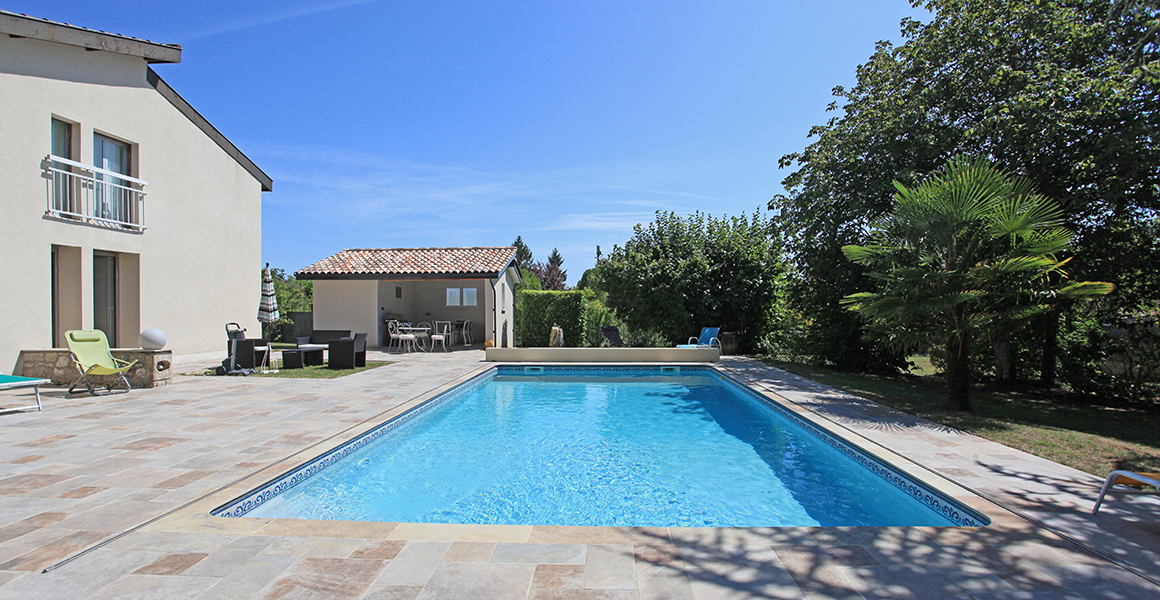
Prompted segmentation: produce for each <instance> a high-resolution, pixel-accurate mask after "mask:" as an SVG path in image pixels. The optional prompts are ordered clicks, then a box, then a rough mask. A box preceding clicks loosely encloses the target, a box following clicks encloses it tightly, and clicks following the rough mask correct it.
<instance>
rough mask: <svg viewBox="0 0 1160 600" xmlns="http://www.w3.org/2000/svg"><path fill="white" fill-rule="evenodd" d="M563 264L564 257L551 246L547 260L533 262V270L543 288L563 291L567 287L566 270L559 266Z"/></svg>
mask: <svg viewBox="0 0 1160 600" xmlns="http://www.w3.org/2000/svg"><path fill="white" fill-rule="evenodd" d="M563 266H564V257H563V256H562V255H561V254H560V251H559V250H557V249H555V248H552V253H551V254H549V255H548V262H547V263H546V264H545V263H535V267H533V270H534V271H536V274H537V275H539V276H540V282H541V283H542V284H543V285H544V289H545V290H557V291H563V290H565V289H568V286H567V282H568V271H565V270H564V269H562V268H561V267H563Z"/></svg>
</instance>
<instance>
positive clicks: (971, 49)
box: [770, 0, 1160, 369]
mask: <svg viewBox="0 0 1160 600" xmlns="http://www.w3.org/2000/svg"><path fill="white" fill-rule="evenodd" d="M914 4H915V5H916V6H920V7H923V8H926V9H928V10H929V11H930V12H931V17H930V19H929V21H927V22H925V23H924V22H919V21H917V20H912V19H907V20H904V21H903V23H902V33H903V37H904V39H905V43H904V44H903V45H902V46H898V47H894V46H893V45H892V44H890V43H888V42H880V43H879V44H878V46H877V49H876V51H875V53H874V54H873V55H872V56H871V57H870V59H869V61H868V62H866V63H865V64H863V65H861V66H859V67H858V73H857V75H858V77H857V84H856V85H855V86H854V87H853V88H850V89H845V88H842V87H838V88H835V89H834V95H835V96H836V97H837V98H838V100H837V101H836V102H834V103H832V104H831V105H830V107H829V110H831V111H834V112H835V113H837V114H836V116H834V117H833V118H831V119H830V120H829V121H828V122H826V123H825V124H823V125H819V126H816V127H814V128H812V129H811V131H810V136H811V137H812V138H815V141H814V142H812V143H811V144H810V145H809V146H808V147H806V148H805V150H804V151H802V152H799V153H793V154H788V155H786V156H784V157H782V159H781V161H780V165H781V166H782V167H794V168H796V170H794V171H793V172H792V173H791V174H790V175H789V176H788V177H787V178H786V179H785V181H784V182H783V185H784V187H785V189H786V190H787V193H786V194H784V195H779V196H777V197H775V198H774V199H773V200H771V201H770V208H771V209H773V210H775V211H776V213H777V217H776V218H777V225H778V228H779V230H780V232H781V234H782V236H783V238H784V239H785V241H786V243H787V245H789V246H790V247H792V248H793V252H792V254H791V256H792V267H793V273H794V277H793V280H794V283H793V284H792V285H791V286H790V288H789V293H790V299H791V304H792V307H793V309H794V310H795V312H797V313H798V314H800V315H802V316H803V321H804V322H805V323H806V327H807V332H806V336H805V342H806V344H805V346H806V347H807V349H808V351H809V352H810V353H813V354H815V355H817V356H825V357H828V358H829V360H831V361H833V362H834V363H835V364H837V365H839V366H848V367H855V368H860V369H875V368H882V367H889V366H891V365H896V364H898V363H897V360H898V359H899V356H898V355H897V354H894V353H891V352H889V350H888V349H884V348H880V347H876V346H869V347H868V346H867V343H866V342H865V341H864V340H862V339H860V338H861V336H860V325H859V323H858V322H857V321H855V320H853V319H851V317H852V316H853V315H850V314H848V313H847V314H843V311H841V310H840V308H839V306H838V300H839V299H840V298H841V297H843V296H846V295H848V294H850V293H853V292H855V291H857V290H856V287H857V286H858V285H859V284H860V282H861V281H862V278H861V276H860V275H861V273H862V272H863V271H864V268H863V267H861V266H860V265H857V264H855V263H852V262H848V261H842V260H840V256H841V253H840V248H841V247H842V246H844V245H850V244H862V243H864V242H865V241H866V240H867V236H868V234H867V232H868V229H867V227H868V225H869V224H870V223H871V222H872V221H874V220H875V219H877V218H880V217H882V216H883V215H885V214H887V213H888V212H889V211H890V209H891V206H892V203H891V199H892V196H893V193H894V188H893V182H894V181H895V180H898V181H901V182H902V183H903V184H905V185H911V184H913V183H914V182H915V181H916V180H917V178H918V177H919V176H920V175H921V174H924V173H929V172H931V171H933V170H935V169H936V168H938V167H940V166H941V165H943V164H944V163H945V162H946V161H947V160H949V159H950V158H951V157H952V156H954V155H957V154H960V153H967V154H970V155H972V156H987V157H990V158H992V159H993V160H994V162H995V164H996V165H997V166H998V167H999V168H1000V169H1002V170H1004V171H1006V172H1009V173H1015V174H1018V175H1022V176H1024V177H1026V178H1028V179H1029V180H1030V181H1031V182H1032V183H1033V185H1034V186H1035V188H1036V189H1037V190H1038V191H1039V192H1040V193H1043V194H1044V195H1046V196H1048V197H1050V198H1053V199H1055V200H1057V201H1058V202H1059V203H1060V204H1061V206H1062V209H1063V215H1064V219H1065V224H1066V225H1067V226H1068V227H1069V228H1070V229H1071V230H1073V231H1075V232H1076V234H1077V237H1078V240H1077V243H1076V246H1075V247H1076V259H1075V261H1074V262H1073V264H1072V265H1071V271H1072V272H1073V274H1074V275H1076V276H1077V277H1081V278H1083V277H1091V276H1094V275H1093V274H1095V273H1098V274H1099V277H1100V278H1109V279H1111V280H1112V281H1118V279H1119V278H1120V277H1121V276H1122V275H1123V274H1124V273H1125V271H1126V269H1125V268H1124V267H1123V265H1122V264H1120V263H1114V264H1112V263H1110V262H1109V261H1108V260H1106V259H1105V257H1108V256H1111V255H1114V254H1116V253H1118V252H1119V251H1117V250H1114V249H1112V248H1111V245H1112V244H1114V243H1115V242H1116V236H1115V235H1113V232H1114V231H1116V230H1117V229H1119V228H1123V227H1133V226H1138V225H1139V223H1141V222H1142V221H1147V220H1149V219H1152V218H1153V217H1154V215H1155V214H1156V211H1157V209H1160V187H1158V184H1160V147H1157V145H1156V144H1155V140H1156V139H1157V135H1158V134H1160V120H1158V115H1160V113H1158V112H1157V108H1158V106H1160V97H1158V95H1157V93H1156V91H1157V81H1156V79H1155V78H1154V77H1150V76H1148V75H1147V73H1146V71H1147V70H1148V69H1150V68H1153V66H1154V65H1155V58H1156V55H1155V35H1156V28H1155V25H1156V16H1157V10H1156V8H1155V2H1133V1H1127V2H1120V3H1119V4H1117V5H1113V3H1108V2H1090V1H1086V0H1009V1H1005V2H986V1H982V0H929V1H918V0H916V1H915V2H914ZM1137 48H1139V49H1140V50H1139V51H1137V50H1135V49H1137ZM1150 260H1152V262H1155V261H1156V260H1160V254H1157V255H1153V256H1152V257H1150ZM1096 264H1099V265H1100V267H1099V270H1098V271H1097V270H1096V268H1095V265H1096Z"/></svg>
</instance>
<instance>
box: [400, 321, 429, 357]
mask: <svg viewBox="0 0 1160 600" xmlns="http://www.w3.org/2000/svg"><path fill="white" fill-rule="evenodd" d="M399 331H402V332H403V333H417V332H424V333H425V332H428V331H431V328H430V327H412V326H410V325H399ZM415 339H416V342H417V341H418V336H416V338H415ZM427 339H431V338H430V337H427ZM416 345H417V346H419V348H420V349H422V350H423V352H427V349H426V348H424V347H423V345H422V344H416Z"/></svg>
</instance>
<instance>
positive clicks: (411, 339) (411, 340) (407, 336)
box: [387, 321, 415, 352]
mask: <svg viewBox="0 0 1160 600" xmlns="http://www.w3.org/2000/svg"><path fill="white" fill-rule="evenodd" d="M387 333H388V334H390V336H391V344H394V343H395V341H396V340H397V341H398V343H399V352H402V351H403V345H404V344H406V345H407V347H408V348H409V349H410V350H414V349H415V335H414V334H411V333H403V332H401V331H399V322H398V321H387ZM390 350H391V347H390V345H388V346H387V351H388V352H390Z"/></svg>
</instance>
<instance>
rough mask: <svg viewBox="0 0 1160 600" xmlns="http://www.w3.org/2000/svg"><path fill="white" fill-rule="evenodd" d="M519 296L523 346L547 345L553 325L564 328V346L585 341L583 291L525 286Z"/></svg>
mask: <svg viewBox="0 0 1160 600" xmlns="http://www.w3.org/2000/svg"><path fill="white" fill-rule="evenodd" d="M517 298H518V300H519V302H520V303H521V306H522V307H523V308H522V310H520V311H519V312H518V313H517V319H518V320H519V325H518V327H517V330H518V331H519V332H520V336H521V339H522V341H521V345H522V346H526V347H535V346H547V345H548V339H549V337H550V336H551V334H552V326H553V325H559V326H560V327H562V328H563V329H564V345H565V346H569V347H579V346H583V345H584V321H585V318H584V316H585V315H584V312H585V311H584V293H583V292H578V291H572V292H557V291H535V290H523V291H520V292H519V294H518V295H517Z"/></svg>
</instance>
